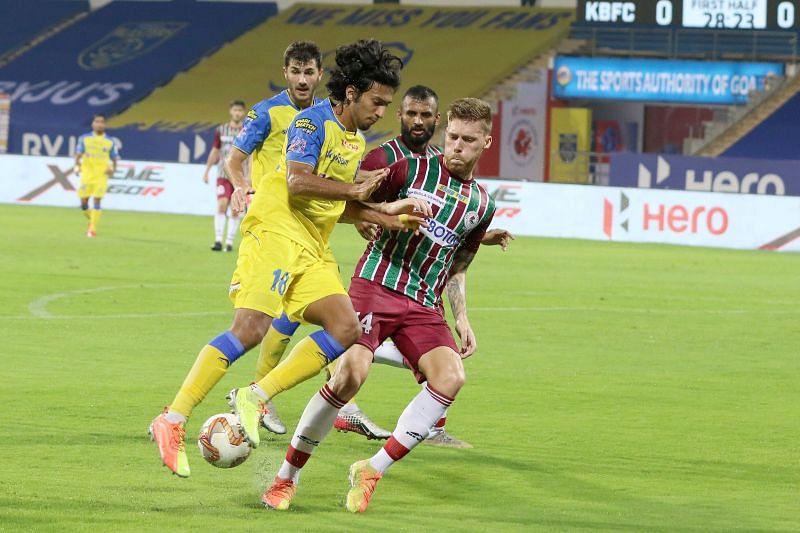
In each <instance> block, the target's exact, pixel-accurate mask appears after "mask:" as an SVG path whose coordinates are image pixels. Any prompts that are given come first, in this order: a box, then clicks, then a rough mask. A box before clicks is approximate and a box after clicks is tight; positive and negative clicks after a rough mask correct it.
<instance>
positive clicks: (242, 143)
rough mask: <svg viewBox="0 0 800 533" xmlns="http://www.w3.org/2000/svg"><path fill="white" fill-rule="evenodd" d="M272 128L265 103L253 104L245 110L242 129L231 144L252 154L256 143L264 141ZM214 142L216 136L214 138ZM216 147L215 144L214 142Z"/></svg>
mask: <svg viewBox="0 0 800 533" xmlns="http://www.w3.org/2000/svg"><path fill="white" fill-rule="evenodd" d="M271 128H272V119H271V118H270V116H269V108H268V107H267V106H266V105H255V106H253V109H251V110H250V111H248V112H247V116H246V117H245V119H244V123H243V124H242V130H241V131H240V132H239V134H238V135H236V138H235V139H234V140H233V146H235V147H236V148H238V149H239V150H241V151H242V152H244V153H246V154H248V155H249V154H252V153H253V150H255V149H256V147H257V146H258V145H260V144H261V143H263V142H264V139H266V138H267V136H268V135H269V132H270V129H271ZM214 141H215V142H216V138H215V139H214ZM215 147H216V144H215Z"/></svg>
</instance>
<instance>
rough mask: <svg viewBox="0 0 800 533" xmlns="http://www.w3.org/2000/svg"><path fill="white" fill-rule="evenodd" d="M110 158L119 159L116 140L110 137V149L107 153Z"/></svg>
mask: <svg viewBox="0 0 800 533" xmlns="http://www.w3.org/2000/svg"><path fill="white" fill-rule="evenodd" d="M108 155H109V157H111V159H119V149H118V148H117V141H115V140H114V139H111V150H110V151H109V153H108Z"/></svg>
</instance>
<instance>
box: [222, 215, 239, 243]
mask: <svg viewBox="0 0 800 533" xmlns="http://www.w3.org/2000/svg"><path fill="white" fill-rule="evenodd" d="M241 222H242V217H241V215H239V216H235V217H234V216H232V217H230V218H229V219H228V236H227V237H225V244H231V245H232V244H233V241H234V240H235V239H236V234H237V233H239V224H240V223H241Z"/></svg>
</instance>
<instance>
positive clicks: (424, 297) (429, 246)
mask: <svg viewBox="0 0 800 533" xmlns="http://www.w3.org/2000/svg"><path fill="white" fill-rule="evenodd" d="M398 198H400V199H402V198H420V199H422V200H425V201H427V202H428V203H430V204H431V208H432V209H433V216H432V217H431V218H430V219H428V228H427V229H420V231H419V235H414V234H413V233H412V232H397V231H385V230H380V233H379V234H378V237H377V238H376V239H375V240H373V241H371V242H370V243H369V244H368V245H367V249H366V250H365V251H364V254H363V255H362V256H361V259H360V260H359V262H358V265H356V269H355V274H354V275H355V276H356V277H360V278H364V279H369V280H372V281H375V282H377V283H380V284H381V285H383V286H384V287H387V288H389V289H392V290H393V291H396V292H399V293H401V294H405V295H406V296H408V297H409V298H411V299H413V300H415V301H417V302H419V303H420V304H422V305H424V306H426V307H438V306H439V305H440V304H441V297H442V291H443V290H444V286H445V283H446V282H447V278H448V275H449V273H450V267H451V266H452V264H453V257H454V256H455V252H456V250H458V249H459V248H466V249H468V250H471V251H473V252H477V251H478V248H479V246H480V242H481V239H482V238H483V236H484V234H485V233H486V230H487V228H488V227H489V224H490V223H491V221H492V217H493V216H494V209H495V208H494V199H493V198H492V197H491V196H490V195H489V193H488V192H487V191H486V189H484V188H483V187H482V186H481V185H480V184H479V183H478V182H476V181H475V180H469V181H464V180H461V179H460V178H458V177H456V176H454V175H452V174H450V172H449V171H448V170H447V167H446V166H445V164H444V160H443V157H442V156H441V155H440V156H436V157H431V158H406V159H401V160H400V161H398V162H397V163H394V164H392V165H391V166H390V167H389V176H387V178H386V180H384V182H383V184H382V185H381V186H380V187H379V188H378V189H377V190H376V191H375V193H373V195H372V200H373V201H376V202H383V201H389V200H395V199H398Z"/></svg>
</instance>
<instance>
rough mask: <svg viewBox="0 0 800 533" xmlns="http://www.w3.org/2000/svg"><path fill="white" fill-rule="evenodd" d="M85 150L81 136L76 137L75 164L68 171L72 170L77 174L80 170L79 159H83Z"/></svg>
mask: <svg viewBox="0 0 800 533" xmlns="http://www.w3.org/2000/svg"><path fill="white" fill-rule="evenodd" d="M85 151H86V145H85V144H84V143H83V137H80V138H79V139H78V146H76V147H75V166H74V167H72V170H70V173H72V172H74V173H75V174H79V173H80V171H81V159H83V153H84V152H85Z"/></svg>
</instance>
